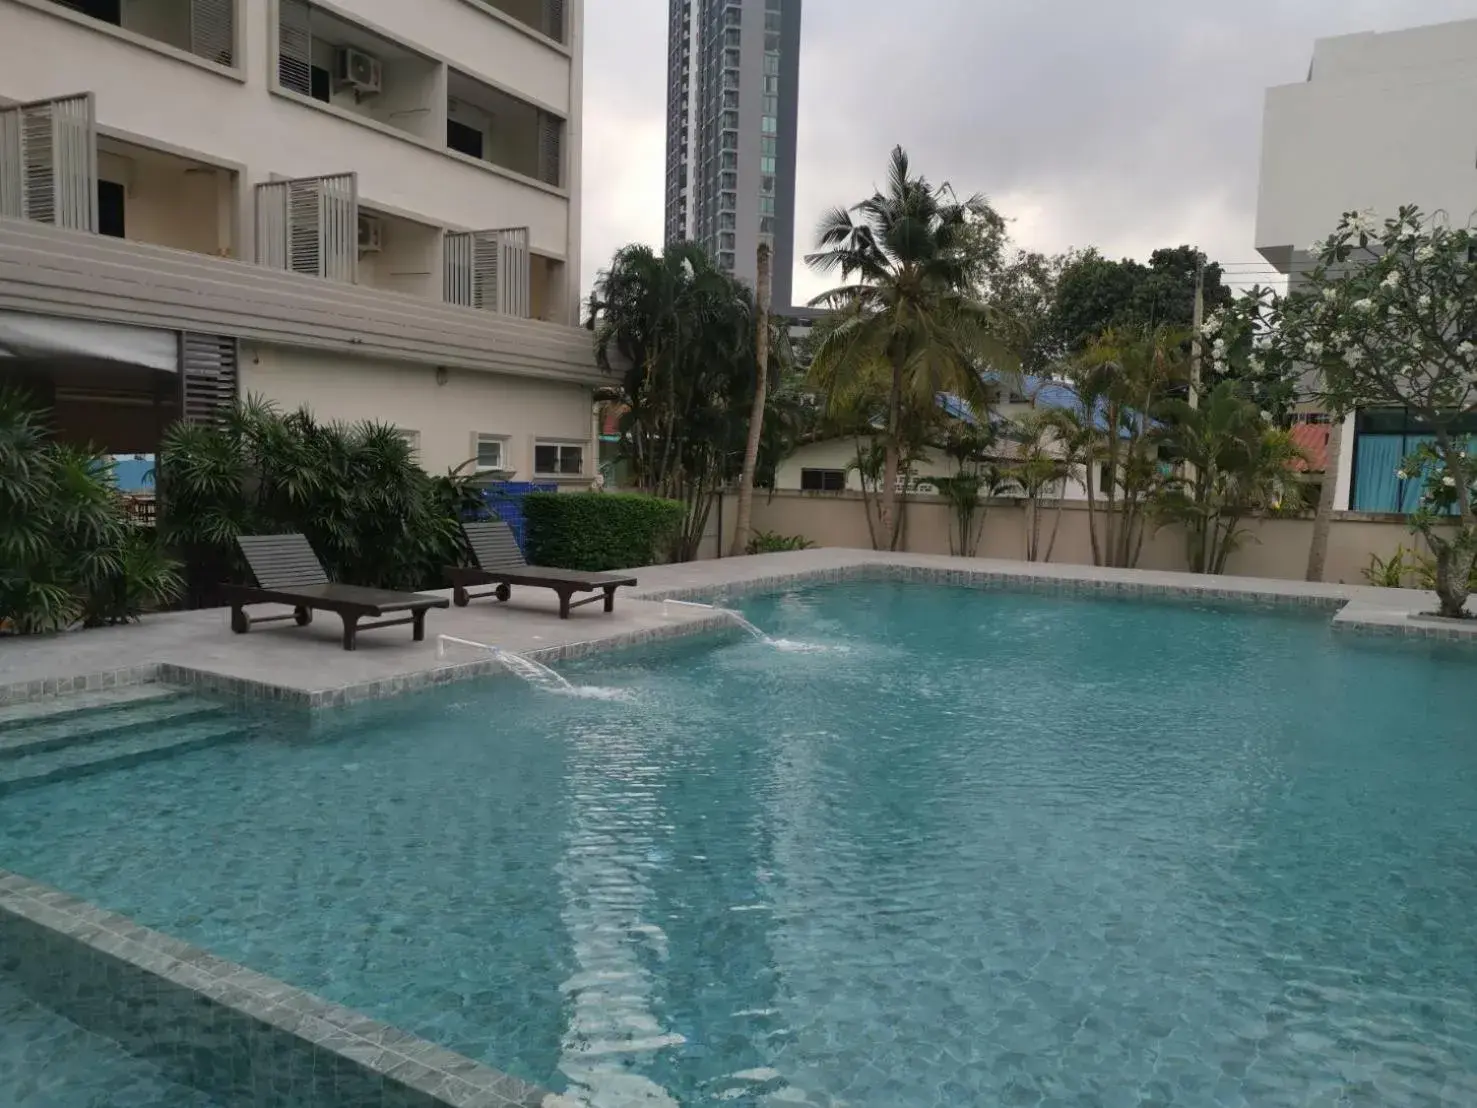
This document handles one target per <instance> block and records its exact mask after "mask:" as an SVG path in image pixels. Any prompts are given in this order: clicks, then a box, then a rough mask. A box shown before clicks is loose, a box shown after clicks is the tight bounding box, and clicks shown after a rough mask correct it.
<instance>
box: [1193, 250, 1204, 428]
mask: <svg viewBox="0 0 1477 1108" xmlns="http://www.w3.org/2000/svg"><path fill="white" fill-rule="evenodd" d="M1190 326H1191V328H1192V330H1193V331H1194V335H1193V337H1192V338H1191V340H1190V342H1191V345H1190V407H1192V408H1198V407H1200V359H1201V357H1202V353H1201V351H1202V349H1203V347H1204V340H1203V339H1202V338H1201V335H1200V331H1201V328H1203V327H1204V326H1205V255H1204V254H1202V253H1200V252H1199V251H1198V250H1197V251H1196V252H1195V311H1194V314H1193V315H1192V317H1191V323H1190Z"/></svg>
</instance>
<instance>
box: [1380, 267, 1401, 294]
mask: <svg viewBox="0 0 1477 1108" xmlns="http://www.w3.org/2000/svg"><path fill="white" fill-rule="evenodd" d="M1380 284H1382V285H1384V286H1385V288H1387V289H1398V288H1399V287H1400V271H1399V270H1398V269H1392V270H1390V272H1389V274H1388V275H1387V276H1386V277H1385V279H1384V280H1383V281H1381V282H1380Z"/></svg>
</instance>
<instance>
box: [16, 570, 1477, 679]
mask: <svg viewBox="0 0 1477 1108" xmlns="http://www.w3.org/2000/svg"><path fill="white" fill-rule="evenodd" d="M635 575H636V576H637V577H639V579H640V582H641V583H640V586H639V587H637V588H634V589H626V590H622V592H621V593H620V594H619V595H618V598H617V601H616V608H615V611H614V612H613V613H610V614H606V613H605V612H603V611H601V610H600V605H598V604H594V605H590V606H588V607H584V608H579V609H576V610H575V611H574V613H573V615H572V617H571V618H570V619H568V620H560V619H558V618H557V616H556V611H555V601H554V598H553V594H552V593H549V592H547V591H542V590H520V591H519V592H518V593H516V594H515V596H514V598H513V599H512V601H510V602H509V603H507V604H497V603H495V602H493V601H491V600H482V601H474V602H473V603H472V604H471V605H470V606H469V607H467V608H455V607H452V608H449V609H446V610H438V611H433V612H431V613H430V615H429V617H428V619H427V623H426V630H427V635H426V641H424V642H419V643H417V642H414V641H412V639H411V637H410V632H409V629H408V628H406V627H394V628H388V629H385V630H382V631H370V632H367V633H364V634H361V635H360V636H359V640H358V649H357V650H355V651H353V652H348V651H345V650H343V649H341V648H340V644H339V635H340V625H339V621H338V618H337V617H336V616H334V615H332V614H331V613H319V615H318V617H317V618H316V620H315V621H314V623H313V624H312V625H311V626H309V627H305V628H298V627H295V626H293V625H292V623H291V622H290V621H289V622H286V623H278V624H270V625H268V626H265V627H259V628H255V629H253V630H252V631H251V633H250V634H247V635H235V634H232V633H231V631H230V628H229V626H228V622H227V611H226V609H223V608H222V609H210V610H205V611H194V612H176V613H169V614H166V615H159V616H151V617H147V618H146V619H144V620H143V622H142V623H140V624H136V625H131V626H125V627H109V628H97V629H93V630H90V631H86V632H80V633H77V632H73V633H68V634H63V635H56V636H50V637H46V638H26V639H4V640H0V703H5V702H12V703H13V702H17V701H20V700H29V699H36V698H39V697H45V696H55V695H58V694H64V693H67V692H72V691H77V690H81V689H98V688H108V687H112V686H116V685H127V684H138V683H142V682H148V681H165V682H169V683H172V684H183V685H195V686H200V687H203V688H206V689H209V690H211V691H215V692H223V693H227V694H235V695H240V696H244V697H255V698H263V699H269V700H278V701H285V702H291V703H295V704H301V705H306V706H308V707H315V708H316V707H333V706H338V705H342V704H347V703H352V702H355V701H360V700H369V699H376V698H379V697H384V696H393V695H397V694H399V693H402V692H407V691H411V690H413V689H417V688H423V687H426V686H428V685H432V684H440V683H444V682H447V681H453V680H458V679H462V678H465V677H472V676H480V675H484V674H491V673H494V672H497V671H499V670H500V668H501V667H500V666H499V664H498V663H497V662H496V661H495V660H493V659H491V658H490V657H488V656H486V655H484V654H483V653H481V652H480V651H478V650H476V649H475V648H468V647H463V646H455V645H453V646H450V647H449V648H448V650H447V652H446V654H445V656H444V657H443V656H439V655H438V651H437V645H438V644H437V636H440V635H449V636H453V637H455V638H460V639H466V640H470V641H472V642H478V643H486V644H489V645H494V646H498V647H500V648H502V649H504V650H507V651H511V652H515V653H520V654H526V655H529V656H531V657H534V658H537V659H539V660H541V661H555V660H559V659H561V658H570V657H576V656H579V655H582V654H587V653H590V652H592V651H596V650H604V649H610V648H615V647H621V646H631V645H637V644H640V643H644V642H650V641H653V640H656V639H660V638H665V637H668V636H672V635H683V634H696V633H702V632H705V631H706V632H712V631H716V630H719V629H721V628H723V627H725V626H727V622H726V621H725V620H724V619H723V618H722V617H720V616H715V615H714V614H712V613H709V612H704V611H702V610H701V609H696V608H681V607H679V606H676V605H671V606H668V605H664V604H662V603H661V600H663V599H664V598H672V599H688V600H705V599H707V600H712V599H721V598H723V597H732V596H738V595H742V594H743V593H746V592H756V591H773V590H776V589H782V588H785V587H788V586H791V585H796V584H802V583H806V582H821V581H828V580H833V581H839V580H848V579H855V578H857V577H860V576H878V577H898V578H907V579H917V580H925V581H938V582H947V583H955V584H973V585H977V586H980V587H993V588H1023V589H1031V590H1034V591H1048V592H1074V593H1078V592H1085V593H1097V594H1103V593H1113V594H1119V595H1141V596H1160V597H1165V596H1170V597H1180V598H1190V599H1195V598H1204V599H1207V600H1221V601H1231V602H1236V601H1242V602H1247V603H1261V604H1280V605H1295V606H1302V607H1314V608H1326V609H1327V610H1328V611H1329V612H1330V614H1331V618H1332V620H1333V622H1334V624H1335V625H1336V626H1338V627H1339V628H1341V629H1344V630H1350V631H1360V632H1365V633H1374V634H1385V635H1406V636H1422V637H1430V638H1442V639H1471V640H1472V641H1477V621H1474V622H1473V623H1472V624H1469V625H1468V624H1457V623H1450V622H1444V621H1439V620H1423V619H1419V618H1413V617H1416V616H1417V615H1418V614H1419V613H1420V612H1422V611H1429V610H1430V609H1431V608H1432V607H1434V598H1433V597H1432V595H1431V594H1429V593H1422V592H1417V591H1414V590H1409V589H1377V588H1370V587H1367V586H1357V585H1336V584H1314V583H1309V582H1303V581H1278V580H1270V579H1263V578H1247V577H1212V576H1201V575H1197V574H1187V573H1167V572H1157V571H1152V570H1124V569H1105V568H1098V567H1093V566H1075V565H1057V564H1042V563H1034V564H1033V563H1026V562H1007V561H991V560H987V559H979V558H950V557H942V556H933V555H913V554H889V553H884V552H874V551H869V550H847V549H820V550H802V551H792V552H788V553H782V554H767V555H761V556H757V557H747V558H725V559H720V560H717V561H707V562H691V563H687V564H683V565H669V566H655V567H648V568H645V569H641V570H637V571H635ZM443 595H448V596H449V595H450V594H449V592H446V593H444V594H443ZM1474 610H1477V609H1474ZM254 611H258V612H259V613H260V614H270V609H269V606H265V605H264V606H262V607H261V608H260V609H254Z"/></svg>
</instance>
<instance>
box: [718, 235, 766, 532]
mask: <svg viewBox="0 0 1477 1108" xmlns="http://www.w3.org/2000/svg"><path fill="white" fill-rule="evenodd" d="M772 256H773V255H772V252H771V250H770V246H769V240H768V239H766V238H761V239H760V240H759V250H758V256H757V261H758V263H759V271H758V276H757V279H756V280H755V285H756V288H755V290H754V291H755V295H754V317H755V318H754V371H755V375H756V377H755V381H754V408H753V410H752V411H751V412H750V413H749V441H748V444H747V445H746V446H745V448H744V468H743V473H742V475H741V476H740V477H739V489H738V519H737V521H736V525H735V527H734V532H733V557H735V558H737V557H740V556H742V555H744V554H747V553H748V548H749V533H750V531H752V529H753V527H752V521H753V518H754V475H755V472H756V471H757V470H758V468H759V441H760V438H761V436H762V435H763V433H764V403H765V400H766V399H767V393H768V390H769V299H770V295H771V294H770V289H771V287H772V275H771V273H770V269H771V260H772ZM719 544H720V548H721V545H722V536H721V535H720V536H719Z"/></svg>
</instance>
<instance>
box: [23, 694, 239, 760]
mask: <svg viewBox="0 0 1477 1108" xmlns="http://www.w3.org/2000/svg"><path fill="white" fill-rule="evenodd" d="M220 711H221V709H220V706H219V705H217V704H213V703H211V702H210V701H208V700H202V699H199V698H198V697H193V696H188V695H186V694H184V693H181V692H179V691H177V690H174V689H169V690H164V691H161V692H159V693H156V694H155V695H154V696H151V697H130V698H128V699H126V700H123V701H120V702H114V703H113V704H108V703H104V702H101V701H99V702H97V703H95V704H93V705H91V706H88V707H82V708H78V709H76V710H73V711H68V710H58V711H56V712H52V713H48V714H45V715H36V716H33V717H31V718H30V719H29V720H28V721H27V722H25V723H23V724H15V725H13V726H10V727H7V728H6V729H4V730H3V731H0V766H4V765H5V763H6V762H7V761H9V760H11V759H13V758H22V757H26V756H28V755H31V754H39V753H42V752H43V751H47V750H60V749H62V748H63V747H68V746H78V745H82V744H85V743H94V742H97V741H98V740H100V739H106V738H111V737H112V736H114V735H121V734H125V733H127V732H130V731H141V730H145V731H146V730H155V729H158V728H159V727H162V726H167V725H169V724H172V723H179V722H182V721H184V720H189V719H193V718H197V717H199V716H202V715H210V714H215V713H219V712H220Z"/></svg>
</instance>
